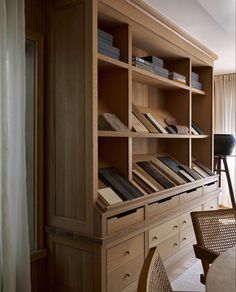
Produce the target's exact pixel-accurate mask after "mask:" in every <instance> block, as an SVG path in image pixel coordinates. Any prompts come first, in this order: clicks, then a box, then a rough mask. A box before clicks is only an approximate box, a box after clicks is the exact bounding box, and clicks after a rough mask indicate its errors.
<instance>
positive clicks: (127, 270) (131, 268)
mask: <svg viewBox="0 0 236 292" xmlns="http://www.w3.org/2000/svg"><path fill="white" fill-rule="evenodd" d="M143 263H144V255H142V256H139V257H137V258H135V259H133V260H132V261H130V262H128V263H127V264H125V265H123V266H120V267H119V268H118V269H116V270H114V271H112V272H111V273H108V274H107V291H109V292H110V291H112V292H116V291H121V290H122V289H125V288H128V286H129V285H131V284H132V283H133V282H135V281H138V279H139V275H140V272H141V269H142V266H143Z"/></svg>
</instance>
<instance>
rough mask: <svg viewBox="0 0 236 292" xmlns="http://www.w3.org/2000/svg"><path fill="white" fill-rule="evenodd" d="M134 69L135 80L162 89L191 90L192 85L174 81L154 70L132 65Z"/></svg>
mask: <svg viewBox="0 0 236 292" xmlns="http://www.w3.org/2000/svg"><path fill="white" fill-rule="evenodd" d="M132 71H133V81H135V82H139V83H142V84H146V85H151V86H157V87H158V88H162V89H170V90H174V89H184V90H190V87H189V86H187V85H184V84H181V83H179V82H176V81H172V80H170V79H167V78H164V77H162V76H159V75H157V74H154V73H152V72H148V71H145V70H143V69H140V68H137V67H135V66H133V67H132Z"/></svg>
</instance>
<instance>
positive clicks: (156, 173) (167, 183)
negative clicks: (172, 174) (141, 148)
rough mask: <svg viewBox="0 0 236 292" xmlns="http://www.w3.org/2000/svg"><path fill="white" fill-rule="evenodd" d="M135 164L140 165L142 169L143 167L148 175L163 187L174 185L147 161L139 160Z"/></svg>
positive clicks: (167, 187)
mask: <svg viewBox="0 0 236 292" xmlns="http://www.w3.org/2000/svg"><path fill="white" fill-rule="evenodd" d="M137 164H138V165H139V166H140V167H142V169H144V170H145V171H146V172H147V173H148V174H149V175H151V176H152V177H153V178H154V179H155V180H156V181H157V182H159V183H160V184H161V185H162V186H163V187H164V188H165V189H169V188H173V187H174V186H175V185H174V184H173V183H172V182H171V181H169V180H168V179H167V178H166V177H165V176H163V175H162V174H161V173H160V172H159V171H158V170H157V169H156V168H154V167H153V166H152V165H151V164H150V163H149V162H148V161H139V162H137Z"/></svg>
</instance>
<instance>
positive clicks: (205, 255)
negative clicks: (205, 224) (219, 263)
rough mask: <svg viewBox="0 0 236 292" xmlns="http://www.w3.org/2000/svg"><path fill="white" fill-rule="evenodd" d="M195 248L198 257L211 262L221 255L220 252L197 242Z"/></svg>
mask: <svg viewBox="0 0 236 292" xmlns="http://www.w3.org/2000/svg"><path fill="white" fill-rule="evenodd" d="M193 249H194V252H195V256H196V258H198V259H200V260H206V261H207V262H208V263H210V264H211V263H212V262H213V261H214V260H215V259H216V258H217V257H218V256H219V254H218V253H216V252H214V251H212V250H209V249H207V248H205V247H203V246H200V245H197V244H194V245H193Z"/></svg>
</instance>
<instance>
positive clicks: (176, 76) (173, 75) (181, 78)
mask: <svg viewBox="0 0 236 292" xmlns="http://www.w3.org/2000/svg"><path fill="white" fill-rule="evenodd" d="M169 79H171V80H174V81H177V82H180V83H183V84H186V77H185V76H184V75H181V74H179V73H176V72H170V73H169Z"/></svg>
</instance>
